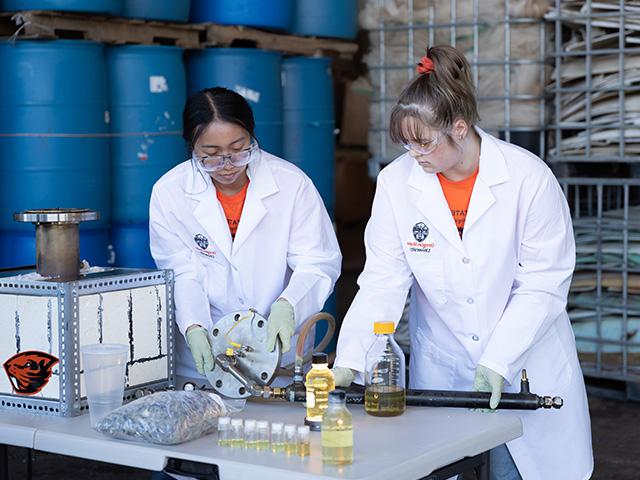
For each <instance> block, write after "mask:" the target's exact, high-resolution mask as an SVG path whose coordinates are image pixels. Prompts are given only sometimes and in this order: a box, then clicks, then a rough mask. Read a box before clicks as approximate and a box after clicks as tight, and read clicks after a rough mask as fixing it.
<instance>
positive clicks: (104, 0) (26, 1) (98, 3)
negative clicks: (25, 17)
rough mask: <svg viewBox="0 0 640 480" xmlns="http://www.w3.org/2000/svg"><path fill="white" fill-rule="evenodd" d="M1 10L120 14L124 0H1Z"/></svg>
mask: <svg viewBox="0 0 640 480" xmlns="http://www.w3.org/2000/svg"><path fill="white" fill-rule="evenodd" d="M0 10H3V11H7V12H13V11H18V10H57V11H62V12H86V13H102V14H108V15H120V14H122V10H123V0H0Z"/></svg>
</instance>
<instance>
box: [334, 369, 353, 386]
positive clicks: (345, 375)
mask: <svg viewBox="0 0 640 480" xmlns="http://www.w3.org/2000/svg"><path fill="white" fill-rule="evenodd" d="M331 371H332V372H333V380H334V381H335V384H336V387H348V386H349V385H351V384H352V383H353V381H354V380H355V378H356V374H355V373H354V372H353V370H351V369H350V368H345V367H333V368H332V369H331Z"/></svg>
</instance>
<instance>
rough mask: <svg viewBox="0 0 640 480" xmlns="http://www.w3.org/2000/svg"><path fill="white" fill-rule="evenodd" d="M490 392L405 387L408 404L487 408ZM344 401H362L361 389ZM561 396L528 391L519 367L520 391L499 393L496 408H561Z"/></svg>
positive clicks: (351, 392)
mask: <svg viewBox="0 0 640 480" xmlns="http://www.w3.org/2000/svg"><path fill="white" fill-rule="evenodd" d="M490 398H491V393H490V392H463V391H456V390H407V405H414V406H419V407H454V408H478V409H482V408H486V409H488V408H489V399H490ZM347 403H354V404H362V403H364V391H363V390H362V389H359V391H354V390H353V389H349V390H347ZM562 405H563V401H562V398H560V397H550V396H540V395H536V394H535V393H531V392H530V391H529V379H528V378H527V371H526V370H523V371H522V378H521V380H520V392H519V393H502V397H501V398H500V403H499V404H498V407H497V409H501V410H537V409H538V408H556V409H557V408H561V407H562Z"/></svg>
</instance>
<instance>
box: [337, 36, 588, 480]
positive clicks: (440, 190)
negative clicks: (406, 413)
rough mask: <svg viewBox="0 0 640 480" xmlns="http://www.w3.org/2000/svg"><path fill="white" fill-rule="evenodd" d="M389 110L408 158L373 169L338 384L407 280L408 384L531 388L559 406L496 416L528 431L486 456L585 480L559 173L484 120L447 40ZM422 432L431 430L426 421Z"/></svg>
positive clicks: (399, 299)
mask: <svg viewBox="0 0 640 480" xmlns="http://www.w3.org/2000/svg"><path fill="white" fill-rule="evenodd" d="M417 73H418V76H417V77H416V78H415V79H414V80H413V81H412V82H411V84H410V85H409V86H408V87H407V88H406V89H405V90H404V91H403V93H402V94H401V96H400V98H399V99H398V102H397V104H396V106H395V107H394V108H393V110H392V112H391V121H390V127H389V128H390V134H391V139H392V140H393V141H394V142H396V143H399V144H401V145H404V147H405V148H406V150H407V153H406V154H404V155H402V156H400V157H399V158H397V159H396V160H394V161H393V162H392V163H391V164H390V165H389V166H388V167H386V168H385V169H384V170H382V172H381V173H380V175H379V176H378V185H377V189H376V195H375V199H374V202H373V209H372V212H371V219H370V220H369V223H368V225H367V229H366V233H365V244H366V252H367V261H366V265H365V268H364V271H363V272H362V275H361V276H360V277H359V279H358V284H359V286H360V290H359V292H358V294H357V296H356V298H355V299H354V301H353V303H352V304H351V307H350V308H349V311H348V313H347V315H346V316H345V319H344V321H343V323H342V329H341V331H340V336H339V339H338V353H337V358H336V361H335V367H334V375H335V381H336V385H348V384H350V383H351V382H352V381H353V380H354V378H355V375H356V374H358V373H361V372H363V371H364V362H365V353H366V351H367V348H368V346H369V345H371V343H372V340H373V323H374V322H375V321H379V320H386V321H388V320H395V321H396V322H397V321H398V320H399V319H400V315H401V314H402V310H403V307H404V304H405V299H406V297H407V292H408V291H409V289H410V288H411V305H410V314H409V329H410V332H411V363H410V384H411V387H412V388H418V389H444V390H471V389H473V388H476V389H477V390H482V391H490V392H491V394H492V395H491V400H490V407H491V408H492V409H495V408H496V407H497V406H498V405H499V402H500V397H501V394H502V390H503V388H504V389H505V390H506V391H509V392H514V391H518V390H519V380H520V373H521V370H522V369H523V368H526V369H527V372H528V374H529V375H530V377H531V378H532V379H533V382H534V387H535V390H536V391H539V392H545V393H549V394H553V395H560V396H561V397H563V398H564V402H565V406H564V407H563V408H562V409H560V410H556V411H552V412H541V411H537V412H513V411H500V413H499V414H501V415H517V416H519V417H520V418H521V419H522V424H523V428H524V434H523V436H522V437H521V438H519V439H516V440H513V441H511V442H509V443H508V444H507V445H506V447H505V446H501V447H498V448H496V449H494V450H492V452H491V478H492V479H496V480H519V479H524V480H553V479H563V480H582V479H587V478H589V477H590V475H591V471H592V469H593V456H592V450H591V432H590V421H589V410H588V405H587V398H586V394H585V387H584V381H583V378H582V372H581V370H580V364H579V362H578V357H577V354H576V346H575V340H574V336H573V331H572V329H571V325H570V323H569V318H568V315H567V312H566V310H565V308H566V302H567V295H568V292H569V285H570V283H571V275H572V273H573V269H574V265H575V243H574V239H573V230H572V226H571V217H570V215H569V209H568V207H567V202H566V200H565V198H564V195H563V194H562V190H561V189H560V186H559V185H558V182H557V180H556V179H555V177H554V176H553V174H552V172H551V170H549V168H548V167H547V166H546V165H545V164H544V162H542V160H541V159H539V158H538V157H536V156H535V155H533V154H532V153H530V152H527V151H526V150H524V149H522V148H519V147H517V146H515V145H511V144H509V143H506V142H503V141H501V140H499V139H497V138H495V137H493V136H491V135H489V134H487V133H485V132H484V131H482V130H481V129H480V128H478V127H477V126H476V125H475V124H476V123H477V122H478V119H479V116H478V111H477V102H476V94H475V88H474V86H473V82H472V80H471V68H470V66H469V63H468V62H467V60H466V58H465V57H464V55H463V54H462V53H460V52H459V51H457V50H456V49H455V48H453V47H449V46H436V47H432V48H429V49H428V50H427V54H426V56H424V57H422V58H421V59H420V63H419V64H418V68H417ZM426 428H427V429H428V426H427V427H426Z"/></svg>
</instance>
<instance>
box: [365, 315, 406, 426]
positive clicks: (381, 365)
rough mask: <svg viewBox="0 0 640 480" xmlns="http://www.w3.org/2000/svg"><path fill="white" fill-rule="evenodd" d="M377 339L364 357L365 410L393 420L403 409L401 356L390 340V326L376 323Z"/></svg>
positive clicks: (403, 380) (402, 356) (402, 355)
mask: <svg viewBox="0 0 640 480" xmlns="http://www.w3.org/2000/svg"><path fill="white" fill-rule="evenodd" d="M373 332H374V333H375V335H376V339H375V340H374V342H373V344H372V345H371V347H370V348H369V350H368V351H367V354H366V356H365V390H364V408H365V410H366V412H367V413H368V414H369V415H373V416H376V417H395V416H397V415H401V414H402V413H403V412H404V411H405V408H406V390H405V369H404V366H405V361H404V353H403V352H402V350H401V349H400V347H399V346H398V344H397V343H396V341H395V340H394V338H393V333H394V332H395V326H394V324H393V322H375V323H374V324H373Z"/></svg>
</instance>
